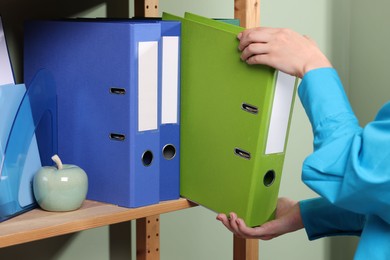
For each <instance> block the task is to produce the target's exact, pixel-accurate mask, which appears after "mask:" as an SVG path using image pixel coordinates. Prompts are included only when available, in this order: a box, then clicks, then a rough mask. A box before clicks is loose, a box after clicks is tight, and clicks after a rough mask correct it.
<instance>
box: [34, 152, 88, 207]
mask: <svg viewBox="0 0 390 260" xmlns="http://www.w3.org/2000/svg"><path fill="white" fill-rule="evenodd" d="M51 159H52V160H53V161H54V162H55V163H56V166H44V167H41V168H40V170H39V171H38V172H37V173H36V174H35V176H34V180H33V190H34V196H35V199H36V200H37V202H38V205H39V206H40V207H41V208H42V209H44V210H48V211H71V210H76V209H78V208H80V207H81V204H82V203H83V201H84V200H85V197H86V195H87V191H88V177H87V174H86V173H85V171H84V170H83V169H81V168H80V167H78V166H75V165H70V164H62V162H61V159H60V158H59V157H58V155H54V156H53V157H52V158H51Z"/></svg>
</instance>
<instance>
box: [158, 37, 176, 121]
mask: <svg viewBox="0 0 390 260" xmlns="http://www.w3.org/2000/svg"><path fill="white" fill-rule="evenodd" d="M178 79H179V37H177V36H165V37H163V39H162V93H161V95H162V96H161V102H162V103H161V123H162V124H176V123H177V121H178V120H177V118H178V93H179V92H178V87H179V85H178V84H179V81H178Z"/></svg>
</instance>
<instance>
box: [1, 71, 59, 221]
mask: <svg viewBox="0 0 390 260" xmlns="http://www.w3.org/2000/svg"><path fill="white" fill-rule="evenodd" d="M0 87H1V86H0ZM0 113H1V112H0ZM0 127H2V126H0ZM35 137H36V139H35ZM34 140H36V143H37V145H38V148H39V157H40V161H41V163H42V165H51V164H52V162H51V156H52V155H53V154H55V153H57V98H56V87H55V83H54V80H53V78H52V76H51V75H50V73H49V72H48V71H46V70H40V71H39V72H38V73H37V74H36V76H35V77H34V79H33V80H32V81H31V84H30V86H28V88H27V91H26V93H25V95H24V97H23V99H22V101H21V103H20V106H19V108H18V111H17V113H16V116H15V118H14V120H13V122H12V126H11V128H10V131H9V136H8V140H7V142H6V146H5V149H4V154H3V156H2V158H0V160H1V165H0V222H1V221H4V220H6V219H9V218H11V217H13V216H16V215H18V214H20V213H23V212H25V211H28V210H31V209H33V208H35V207H36V203H35V200H34V198H33V197H31V196H33V195H32V194H33V193H32V185H31V178H32V175H31V171H30V175H31V176H24V174H27V172H29V171H28V170H29V169H25V166H26V167H28V165H30V162H29V160H31V159H29V158H31V155H30V154H29V152H31V147H32V146H33V145H34V142H35V141H34ZM0 155H1V154H0ZM35 163H36V162H35ZM26 170H27V171H26ZM28 197H30V198H28ZM26 201H27V203H26Z"/></svg>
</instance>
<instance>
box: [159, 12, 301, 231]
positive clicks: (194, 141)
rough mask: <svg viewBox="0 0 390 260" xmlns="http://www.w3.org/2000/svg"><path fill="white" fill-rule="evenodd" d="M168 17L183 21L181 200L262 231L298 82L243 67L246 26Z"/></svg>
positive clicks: (280, 166) (274, 197)
mask: <svg viewBox="0 0 390 260" xmlns="http://www.w3.org/2000/svg"><path fill="white" fill-rule="evenodd" d="M163 19H167V20H180V21H182V46H181V139H180V141H181V146H180V153H181V161H180V165H181V166H180V178H181V180H180V193H181V196H183V197H185V198H187V199H189V200H191V201H194V202H196V203H198V204H200V205H202V206H204V207H206V208H209V209H211V210H213V211H215V212H218V213H226V214H228V213H230V212H236V213H237V214H238V216H239V217H241V218H243V219H244V220H245V222H246V224H247V225H249V226H257V225H261V224H263V223H264V222H266V221H268V220H270V219H272V218H273V217H274V212H275V208H276V202H277V198H278V192H279V185H280V180H281V177H282V169H283V161H284V157H285V145H286V143H287V136H288V130H289V124H290V118H291V113H292V112H291V111H292V107H293V101H294V96H295V92H296V91H295V90H296V79H295V78H294V77H291V76H288V75H286V74H283V73H281V72H278V71H276V70H275V69H273V68H270V67H267V66H261V65H255V66H253V65H252V66H250V65H247V64H246V63H245V62H243V61H241V60H240V52H239V51H238V40H237V34H238V33H239V32H240V31H242V30H243V29H244V28H242V27H239V26H235V25H232V24H228V23H225V22H221V21H216V20H213V19H209V18H206V17H202V16H198V15H195V14H191V13H186V14H185V17H184V18H180V17H177V16H174V15H171V14H166V13H164V14H163Z"/></svg>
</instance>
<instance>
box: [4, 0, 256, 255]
mask: <svg viewBox="0 0 390 260" xmlns="http://www.w3.org/2000/svg"><path fill="white" fill-rule="evenodd" d="M134 2H135V3H134V5H135V6H134V7H135V8H134V10H135V16H138V17H141V16H144V17H157V16H158V3H159V2H158V0H135V1H134ZM259 5H260V2H259V0H234V16H235V18H238V19H240V21H241V26H243V27H246V28H250V27H255V26H258V25H259V17H260V15H259V14H260V8H259ZM194 206H197V205H196V204H194V203H191V202H189V201H187V200H185V199H178V200H173V201H167V202H162V203H159V204H156V205H151V206H146V207H141V208H135V209H128V208H123V207H118V206H115V205H111V204H105V203H100V202H96V201H90V200H86V201H85V202H84V204H83V205H82V207H81V208H80V209H78V210H76V211H72V212H62V213H58V212H47V211H43V210H41V209H34V210H32V211H29V212H27V213H24V214H22V215H19V216H17V217H14V218H12V219H10V220H7V221H5V222H2V223H0V248H4V247H8V246H13V245H18V244H22V243H28V242H32V241H36V240H40V239H45V238H52V237H56V236H60V235H64V234H70V233H74V232H78V231H82V230H87V229H91V228H96V227H102V226H107V225H113V224H116V223H122V222H128V221H131V220H136V221H137V260H158V259H160V254H159V243H160V241H159V237H160V236H159V228H160V227H159V215H160V214H164V213H168V212H173V211H177V210H183V209H187V208H191V207H194ZM233 251H234V252H233V259H234V260H258V257H259V254H258V240H250V239H241V238H238V237H234V248H233Z"/></svg>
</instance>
